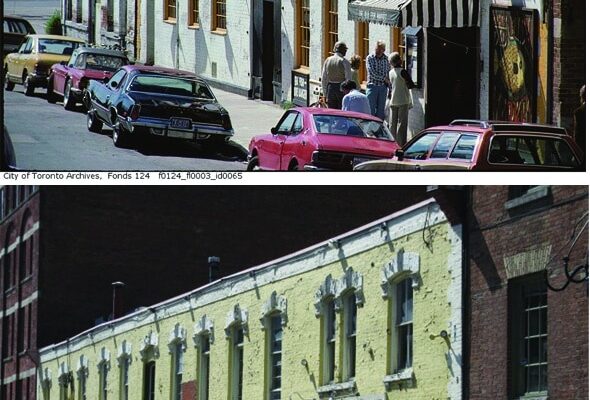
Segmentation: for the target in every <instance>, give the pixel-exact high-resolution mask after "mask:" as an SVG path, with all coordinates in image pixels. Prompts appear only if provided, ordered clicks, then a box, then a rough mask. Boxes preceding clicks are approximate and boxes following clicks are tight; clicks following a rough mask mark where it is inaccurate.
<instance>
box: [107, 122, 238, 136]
mask: <svg viewBox="0 0 590 400" xmlns="http://www.w3.org/2000/svg"><path fill="white" fill-rule="evenodd" d="M119 122H120V123H121V124H122V125H123V127H124V128H125V129H126V130H128V131H129V132H133V131H134V130H135V129H136V128H143V129H145V130H146V131H147V132H149V134H151V135H154V136H164V137H171V138H179V139H185V140H206V139H209V138H210V137H212V136H218V137H225V138H226V140H229V138H230V137H232V136H233V135H234V130H233V129H224V128H222V127H221V126H219V125H209V124H200V123H193V124H192V125H193V126H192V130H188V129H187V130H182V129H169V127H168V126H169V122H170V121H169V120H167V119H161V118H147V117H140V118H138V119H137V120H135V121H133V120H131V119H130V118H128V117H127V118H122V117H119Z"/></svg>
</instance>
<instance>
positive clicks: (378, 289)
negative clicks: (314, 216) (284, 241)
mask: <svg viewBox="0 0 590 400" xmlns="http://www.w3.org/2000/svg"><path fill="white" fill-rule="evenodd" d="M310 229H313V226H310ZM264 245H265V244H261V246H264ZM461 249H462V244H461V226H452V225H451V224H450V223H449V221H448V220H447V218H446V216H445V214H444V213H443V212H442V211H441V209H440V207H439V205H438V204H437V203H436V201H435V200H428V201H425V202H422V203H419V204H417V205H415V206H413V207H411V208H408V209H405V210H403V211H400V212H398V213H396V214H393V215H390V216H388V217H386V218H383V219H381V220H379V221H375V222H374V223H371V224H369V225H366V226H364V227H361V228H359V229H357V230H355V231H352V232H348V233H346V234H344V235H341V236H339V237H336V238H334V239H332V240H329V241H326V242H323V243H319V244H317V245H315V246H312V247H310V248H307V249H304V250H302V251H300V252H297V253H294V254H291V255H288V256H286V257H284V258H281V259H278V260H274V261H271V262H269V263H267V264H264V265H261V266H258V267H255V268H252V269H249V270H246V271H243V272H240V273H238V274H235V275H232V276H229V277H224V278H222V279H221V280H219V281H216V282H213V283H211V284H209V285H207V286H204V287H200V288H197V289H195V290H194V291H192V292H190V293H186V294H183V295H181V296H178V297H176V298H173V299H170V300H168V301H165V302H163V303H161V304H157V305H153V306H151V307H149V308H146V309H141V310H138V311H136V312H134V313H133V314H130V315H127V316H125V317H122V318H120V319H118V320H115V321H110V322H107V323H104V324H102V325H100V326H97V327H94V328H92V329H90V330H88V331H86V332H83V333H81V334H80V335H77V336H75V337H73V338H70V339H68V340H67V341H64V342H62V343H59V344H56V345H54V346H49V347H46V348H44V349H42V350H41V354H40V358H41V364H40V371H39V378H40V379H39V383H38V391H37V395H38V398H39V399H45V400H50V399H68V400H74V399H75V400H78V399H99V400H107V399H108V400H110V399H120V400H125V399H135V400H153V399H166V400H168V399H170V400H176V399H195V398H198V399H212V400H234V399H248V400H251V399H261V400H272V399H293V400H295V399H299V400H300V399H329V398H334V399H335V398H346V399H367V400H369V399H370V400H377V399H460V398H461V387H462V372H461V353H462V336H461V332H462V319H461V318H462V274H461V271H462V259H461ZM171 267H172V266H171ZM64 318H67V310H64Z"/></svg>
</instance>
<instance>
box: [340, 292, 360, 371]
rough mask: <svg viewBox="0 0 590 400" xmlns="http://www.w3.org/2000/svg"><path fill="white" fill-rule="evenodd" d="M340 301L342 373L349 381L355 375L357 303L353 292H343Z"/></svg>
mask: <svg viewBox="0 0 590 400" xmlns="http://www.w3.org/2000/svg"><path fill="white" fill-rule="evenodd" d="M342 303H343V308H342V310H343V313H342V324H343V327H344V332H343V334H344V336H343V343H342V347H343V352H342V358H343V362H342V375H343V380H344V381H350V380H352V379H354V377H355V375H356V333H357V320H356V319H357V305H356V298H355V295H354V292H353V291H348V292H347V293H345V294H344V295H343V300H342Z"/></svg>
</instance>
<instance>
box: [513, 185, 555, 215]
mask: <svg viewBox="0 0 590 400" xmlns="http://www.w3.org/2000/svg"><path fill="white" fill-rule="evenodd" d="M547 196H549V186H536V187H534V188H530V189H529V190H528V191H527V192H526V193H525V194H523V195H522V196H519V197H517V198H515V199H512V200H508V201H507V202H506V203H504V209H506V210H512V209H515V208H517V207H520V206H523V205H525V204H528V203H532V202H533V201H536V200H539V199H542V198H545V197H547Z"/></svg>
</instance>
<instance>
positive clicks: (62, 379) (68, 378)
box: [57, 362, 72, 400]
mask: <svg viewBox="0 0 590 400" xmlns="http://www.w3.org/2000/svg"><path fill="white" fill-rule="evenodd" d="M57 381H58V383H59V399H60V400H68V399H69V398H70V397H69V393H68V390H70V389H71V383H72V374H71V372H70V368H69V366H68V365H67V364H66V363H65V362H62V363H60V365H59V377H58V380H57Z"/></svg>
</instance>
